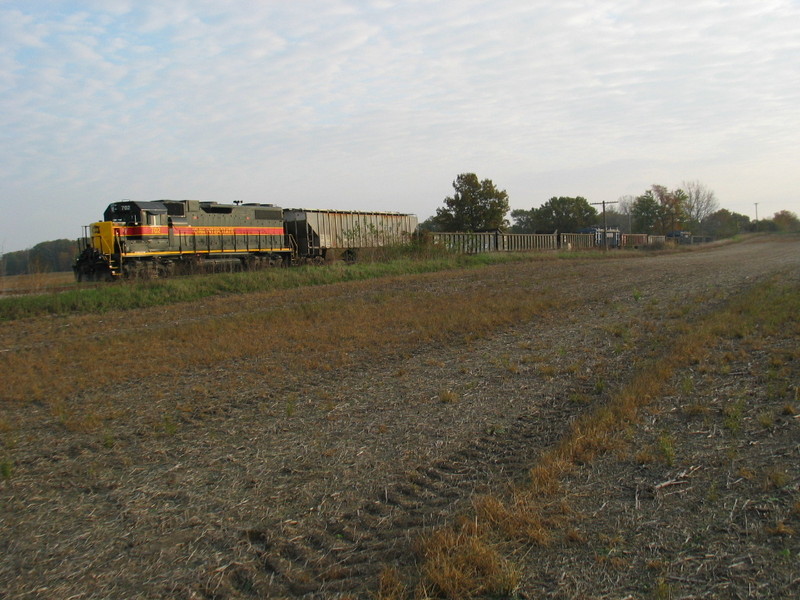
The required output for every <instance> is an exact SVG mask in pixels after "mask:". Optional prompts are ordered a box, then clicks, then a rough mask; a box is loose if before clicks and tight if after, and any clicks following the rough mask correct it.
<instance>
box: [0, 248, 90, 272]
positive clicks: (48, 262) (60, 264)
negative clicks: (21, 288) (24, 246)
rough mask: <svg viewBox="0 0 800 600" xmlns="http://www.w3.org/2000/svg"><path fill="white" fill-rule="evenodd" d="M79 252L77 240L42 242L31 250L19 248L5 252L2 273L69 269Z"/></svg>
mask: <svg viewBox="0 0 800 600" xmlns="http://www.w3.org/2000/svg"><path fill="white" fill-rule="evenodd" d="M77 254H78V242H77V240H52V241H49V242H41V243H39V244H36V245H35V246H34V247H33V248H30V249H29V250H19V251H17V252H7V253H6V254H4V255H3V257H2V258H3V266H2V270H0V273H5V274H6V275H22V274H25V273H50V272H59V271H69V270H70V269H71V268H72V261H73V260H75V256H76V255H77Z"/></svg>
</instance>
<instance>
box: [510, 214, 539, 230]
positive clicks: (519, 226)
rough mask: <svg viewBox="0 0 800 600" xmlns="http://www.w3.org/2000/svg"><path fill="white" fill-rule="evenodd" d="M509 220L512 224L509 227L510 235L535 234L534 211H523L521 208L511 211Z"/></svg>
mask: <svg viewBox="0 0 800 600" xmlns="http://www.w3.org/2000/svg"><path fill="white" fill-rule="evenodd" d="M511 218H512V219H513V220H514V224H513V225H512V226H511V232H512V233H536V209H535V208H532V209H530V210H524V209H521V208H518V209H515V210H512V211H511Z"/></svg>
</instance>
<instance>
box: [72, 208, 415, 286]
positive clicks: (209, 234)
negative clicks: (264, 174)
mask: <svg viewBox="0 0 800 600" xmlns="http://www.w3.org/2000/svg"><path fill="white" fill-rule="evenodd" d="M416 227H417V218H416V217H415V216H414V215H408V214H399V213H371V212H348V211H328V210H305V209H291V210H284V209H282V208H280V207H278V206H274V205H272V204H242V203H238V202H237V203H234V204H220V203H217V202H200V201H198V200H158V201H154V202H134V201H123V202H114V203H112V204H110V205H109V206H108V208H107V209H106V211H105V213H104V215H103V221H100V222H97V223H92V224H91V225H88V226H87V227H85V228H84V236H83V248H82V250H81V252H80V254H79V255H78V257H77V259H76V260H75V264H74V265H73V269H74V271H75V277H76V278H77V279H78V281H105V280H114V279H117V278H119V277H131V276H133V277H136V276H141V277H162V276H167V275H171V274H173V273H181V272H192V271H194V270H208V269H212V270H218V269H223V268H224V269H234V268H253V267H259V266H272V265H288V264H291V262H292V261H294V260H298V259H302V260H304V261H305V260H308V261H314V262H324V261H330V260H334V259H335V258H336V257H337V255H342V254H344V253H352V252H353V251H354V250H355V249H359V248H370V247H378V246H384V245H387V244H397V243H405V242H408V240H409V238H410V236H411V234H412V233H413V232H414V230H415V229H416Z"/></svg>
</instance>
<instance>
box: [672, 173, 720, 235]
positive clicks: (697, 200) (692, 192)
mask: <svg viewBox="0 0 800 600" xmlns="http://www.w3.org/2000/svg"><path fill="white" fill-rule="evenodd" d="M681 189H682V190H683V191H684V192H685V193H686V200H685V204H684V210H685V211H686V216H687V217H688V218H689V221H690V222H692V223H695V224H697V225H699V224H700V223H702V222H703V219H705V218H706V217H708V216H709V215H711V214H713V213H715V212H717V211H718V210H719V202H717V197H716V196H715V195H714V191H713V190H710V189H708V188H707V187H706V186H705V184H703V183H701V182H699V181H697V180H694V181H684V182H683V183H682V184H681Z"/></svg>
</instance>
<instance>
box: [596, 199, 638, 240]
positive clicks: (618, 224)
mask: <svg viewBox="0 0 800 600" xmlns="http://www.w3.org/2000/svg"><path fill="white" fill-rule="evenodd" d="M598 218H599V219H600V220H601V221H602V219H603V215H602V214H598ZM628 223H629V219H628V215H627V214H626V213H623V212H622V211H620V210H617V209H616V208H615V205H613V204H612V205H611V206H610V207H609V206H608V205H607V204H606V225H608V227H609V229H619V230H620V231H622V232H623V233H630V232H629V231H628Z"/></svg>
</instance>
